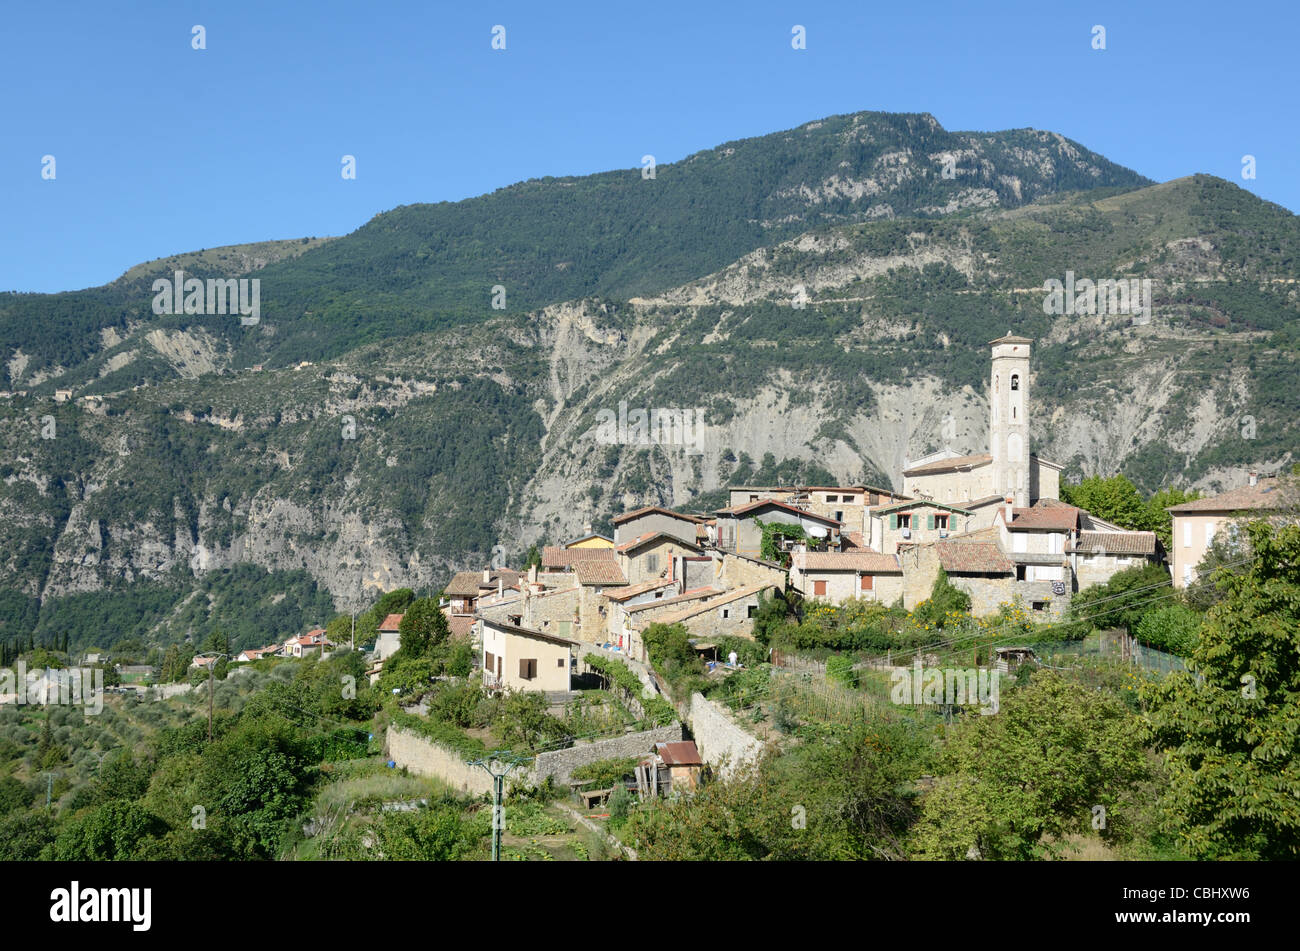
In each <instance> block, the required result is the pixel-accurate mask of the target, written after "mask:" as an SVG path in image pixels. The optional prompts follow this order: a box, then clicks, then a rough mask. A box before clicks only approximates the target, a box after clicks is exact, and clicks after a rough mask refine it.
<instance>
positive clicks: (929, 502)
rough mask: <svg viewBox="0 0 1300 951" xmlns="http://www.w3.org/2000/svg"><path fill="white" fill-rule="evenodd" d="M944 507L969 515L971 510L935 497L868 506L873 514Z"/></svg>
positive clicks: (945, 509) (948, 510)
mask: <svg viewBox="0 0 1300 951" xmlns="http://www.w3.org/2000/svg"><path fill="white" fill-rule="evenodd" d="M926 506H929V507H930V508H936V509H943V510H944V511H945V512H956V513H958V514H959V515H969V514H970V510H969V509H964V508H962V507H961V506H959V505H954V504H953V503H952V502H938V501H935V500H934V499H903V500H900V501H894V502H882V503H880V504H879V505H869V506H867V511H868V512H870V513H871V514H873V515H884V514H885V513H886V512H893V511H896V510H897V511H902V510H904V509H916V508H925V507H926Z"/></svg>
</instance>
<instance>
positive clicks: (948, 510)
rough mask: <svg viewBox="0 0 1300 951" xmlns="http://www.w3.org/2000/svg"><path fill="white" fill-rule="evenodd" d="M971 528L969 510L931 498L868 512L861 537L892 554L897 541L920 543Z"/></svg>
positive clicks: (973, 517)
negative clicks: (865, 528) (925, 500)
mask: <svg viewBox="0 0 1300 951" xmlns="http://www.w3.org/2000/svg"><path fill="white" fill-rule="evenodd" d="M974 530H975V516H974V514H973V513H971V512H967V511H965V510H963V509H960V508H952V507H949V506H945V505H936V504H934V503H931V502H909V503H907V504H906V505H902V506H899V505H897V504H894V505H891V506H889V507H888V508H886V509H877V510H875V511H872V512H870V513H869V518H868V520H867V531H866V532H865V533H864V537H865V538H866V541H867V545H868V546H870V547H871V548H873V549H875V550H876V551H878V552H881V553H883V554H886V555H892V554H894V553H895V552H896V551H898V546H899V544H900V543H901V544H911V545H924V544H925V543H926V542H932V541H937V540H939V539H940V538H946V537H948V536H949V535H958V534H962V533H964V532H970V531H974Z"/></svg>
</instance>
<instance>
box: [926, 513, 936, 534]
mask: <svg viewBox="0 0 1300 951" xmlns="http://www.w3.org/2000/svg"><path fill="white" fill-rule="evenodd" d="M925 527H926V528H928V529H930V530H931V531H933V530H934V513H933V512H931V513H930V514H929V515H927V516H926V523H925Z"/></svg>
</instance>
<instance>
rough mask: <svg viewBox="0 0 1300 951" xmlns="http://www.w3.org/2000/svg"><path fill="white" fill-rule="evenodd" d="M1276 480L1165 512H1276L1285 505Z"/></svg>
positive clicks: (1263, 480)
mask: <svg viewBox="0 0 1300 951" xmlns="http://www.w3.org/2000/svg"><path fill="white" fill-rule="evenodd" d="M1279 488H1280V485H1279V483H1278V480H1277V479H1276V478H1271V479H1260V480H1259V482H1257V483H1256V484H1255V485H1243V486H1240V487H1239V488H1236V489H1229V490H1228V491H1227V492H1224V493H1222V494H1221V495H1215V496H1211V497H1210V498H1208V499H1194V500H1193V501H1191V502H1183V503H1182V504H1181V505H1171V506H1170V507H1169V508H1168V509H1166V510H1165V511H1167V512H1173V513H1174V514H1175V515H1181V514H1184V513H1192V512H1239V511H1246V510H1249V509H1263V510H1265V511H1267V510H1270V509H1272V510H1276V509H1279V508H1282V506H1283V505H1285V501H1284V500H1283V494H1282V493H1281V492H1279V491H1278V490H1279Z"/></svg>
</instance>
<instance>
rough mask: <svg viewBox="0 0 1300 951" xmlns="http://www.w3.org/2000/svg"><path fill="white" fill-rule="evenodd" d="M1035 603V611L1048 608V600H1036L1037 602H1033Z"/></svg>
mask: <svg viewBox="0 0 1300 951" xmlns="http://www.w3.org/2000/svg"><path fill="white" fill-rule="evenodd" d="M1033 605H1034V610H1035V611H1046V610H1047V602H1046V601H1035V602H1033Z"/></svg>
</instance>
